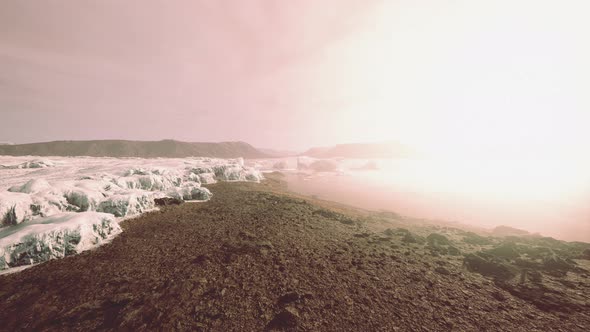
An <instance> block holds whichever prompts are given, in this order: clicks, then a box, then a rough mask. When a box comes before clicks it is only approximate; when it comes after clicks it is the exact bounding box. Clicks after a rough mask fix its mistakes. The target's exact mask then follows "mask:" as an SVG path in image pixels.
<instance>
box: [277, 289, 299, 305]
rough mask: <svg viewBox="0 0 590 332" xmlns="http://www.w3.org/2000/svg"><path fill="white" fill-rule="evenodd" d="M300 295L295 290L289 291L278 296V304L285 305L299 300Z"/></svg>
mask: <svg viewBox="0 0 590 332" xmlns="http://www.w3.org/2000/svg"><path fill="white" fill-rule="evenodd" d="M300 298H301V296H300V295H299V294H298V293H297V292H289V293H286V294H283V295H282V296H281V297H279V301H278V302H279V304H281V305H285V304H288V303H291V302H295V301H297V300H299V299H300Z"/></svg>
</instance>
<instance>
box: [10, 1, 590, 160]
mask: <svg viewBox="0 0 590 332" xmlns="http://www.w3.org/2000/svg"><path fill="white" fill-rule="evenodd" d="M589 9H590V4H588V2H587V1H584V0H563V1H545V0H510V1H507V0H497V1H486V0H447V1H443V0H411V1H410V0H401V1H393V0H392V1H387V0H375V1H354V0H301V1H272V0H248V1H242V0H234V1H230V0H215V1H213V0H209V1H184V0H180V1H164V0H161V1H155V0H142V1H140V0H131V1H114V0H86V1H74V0H70V1H66V0H47V1H34V0H3V1H2V2H0V141H11V142H15V143H27V142H38V141H50V140H62V139H67V140H70V139H72V140H74V139H75V140H77V139H114V138H117V139H137V140H159V139H178V140H184V141H236V140H241V141H246V142H249V143H251V144H253V145H254V146H257V147H265V148H275V149H294V150H303V149H306V148H308V147H311V146H325V145H332V144H336V143H346V142H370V141H389V140H393V141H400V142H403V143H406V144H408V145H410V146H415V147H418V148H420V149H424V150H427V151H430V152H431V153H434V154H437V153H438V154H445V155H459V154H465V153H486V154H487V153H495V152H498V151H500V153H502V154H507V155H512V156H514V155H523V154H541V155H555V154H563V155H580V154H582V151H588V148H589V147H590V130H587V127H588V124H589V123H590V94H588V91H590V61H588V59H590V38H588V34H589V33H590V20H587V13H588V12H589Z"/></svg>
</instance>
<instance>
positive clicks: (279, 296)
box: [0, 177, 590, 331]
mask: <svg viewBox="0 0 590 332" xmlns="http://www.w3.org/2000/svg"><path fill="white" fill-rule="evenodd" d="M283 186H284V184H283V183H281V182H280V181H279V180H277V179H276V178H274V177H271V179H269V180H266V181H265V182H264V183H262V184H252V183H231V184H230V183H220V184H216V185H212V186H209V188H210V189H211V191H212V192H213V194H214V196H213V198H212V199H211V200H210V201H209V202H206V203H195V204H192V203H191V204H182V205H174V206H163V207H162V208H161V209H162V210H161V211H159V212H152V213H148V214H145V215H143V216H141V217H140V218H137V219H134V220H128V221H125V222H123V223H122V226H123V228H124V232H123V233H122V234H121V235H120V236H119V237H117V238H115V239H114V240H113V242H112V243H111V244H108V245H105V246H103V247H100V248H98V249H96V250H93V251H91V252H85V253H82V254H80V255H76V256H72V257H68V258H65V259H62V260H54V261H50V262H47V263H44V264H40V265H38V266H34V267H32V268H29V269H27V270H24V271H22V272H19V273H15V274H10V275H4V276H0V330H2V331H19V330H55V331H63V330H85V331H88V330H130V331H138V330H139V331H141V330H164V331H170V330H183V331H184V330H187V331H188V330H192V331H195V330H196V331H200V330H202V331H264V330H287V331H296V330H297V331H451V330H452V331H587V330H589V329H590V316H589V315H588V311H584V310H565V311H564V310H562V311H556V310H551V308H549V309H548V310H543V308H539V306H538V305H535V303H533V302H532V301H537V300H538V297H539V296H543V294H540V293H539V292H540V291H539V290H540V289H541V288H535V290H534V292H535V293H534V294H532V295H531V293H530V292H529V293H527V295H526V296H521V293H523V292H525V290H524V288H523V287H520V286H519V287H518V288H507V287H502V285H499V284H498V283H497V282H494V281H492V280H491V279H488V278H486V277H485V276H482V275H480V274H479V273H473V272H469V271H468V270H466V269H465V267H463V257H462V256H460V257H456V256H451V255H448V254H447V255H444V254H440V253H438V252H432V250H431V247H432V245H431V246H430V247H428V245H424V244H420V243H419V241H416V242H412V241H410V242H408V241H403V239H404V238H405V234H409V231H407V232H396V231H392V229H395V228H396V227H398V226H403V227H406V228H409V227H410V226H408V225H407V223H403V220H397V219H395V218H396V216H395V215H394V216H392V217H391V218H389V217H386V216H382V215H379V214H376V213H370V212H367V211H361V210H354V209H351V208H346V207H343V206H339V205H336V204H332V203H328V202H320V201H314V200H312V199H310V198H303V197H299V196H296V195H293V194H287V193H285V192H284V188H283ZM388 225H389V226H388ZM388 227H390V228H388ZM412 232H416V233H417V234H420V230H416V229H412ZM400 234H401V235H400ZM427 235H428V234H425V233H424V234H420V235H413V236H414V237H415V238H419V237H420V236H424V237H426V236H427ZM431 238H433V237H431ZM435 238H436V240H437V241H436V242H437V243H436V246H442V245H446V246H448V245H449V244H450V243H453V245H454V246H457V245H459V244H458V242H457V241H456V240H454V239H453V238H449V239H450V241H448V242H446V241H444V240H442V238H441V237H438V236H435ZM445 239H446V237H445ZM441 241H442V242H444V243H440V242H441ZM463 250H464V247H461V251H463ZM478 257H479V256H478ZM478 262H479V261H478ZM479 264H483V263H482V262H479ZM576 285H577V284H576ZM515 287H516V286H515ZM576 287H578V286H576ZM579 287H580V288H579V289H578V290H579V291H580V292H587V290H588V288H583V287H582V286H579ZM543 290H544V288H543ZM541 293H542V292H541ZM586 295H588V294H586ZM527 296H530V297H531V299H528V298H527ZM554 302H555V303H557V304H559V303H560V302H559V301H557V300H556V301H554Z"/></svg>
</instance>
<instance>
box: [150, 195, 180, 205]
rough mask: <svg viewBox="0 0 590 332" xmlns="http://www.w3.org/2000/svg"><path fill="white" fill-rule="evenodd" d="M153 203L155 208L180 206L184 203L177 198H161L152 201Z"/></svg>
mask: <svg viewBox="0 0 590 332" xmlns="http://www.w3.org/2000/svg"><path fill="white" fill-rule="evenodd" d="M154 203H155V204H156V206H166V205H180V204H182V203H184V201H183V200H181V199H178V198H172V197H162V198H156V199H154Z"/></svg>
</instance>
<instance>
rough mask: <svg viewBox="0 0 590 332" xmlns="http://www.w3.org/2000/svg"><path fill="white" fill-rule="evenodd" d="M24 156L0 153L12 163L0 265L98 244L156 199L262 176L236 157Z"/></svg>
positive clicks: (202, 196) (1, 183) (0, 177)
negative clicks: (38, 158)
mask: <svg viewBox="0 0 590 332" xmlns="http://www.w3.org/2000/svg"><path fill="white" fill-rule="evenodd" d="M27 158H29V159H30V157H2V156H0V164H2V165H14V166H3V167H0V270H3V269H6V268H10V267H16V266H22V265H27V264H33V263H38V262H42V261H45V260H48V259H53V258H60V257H64V256H67V255H71V254H75V253H78V252H80V251H82V250H87V249H90V248H93V247H95V246H97V245H100V244H102V243H104V242H105V241H108V240H109V239H110V238H112V237H113V236H115V235H116V234H118V233H119V232H121V229H120V227H119V225H118V222H119V221H120V220H121V218H127V217H132V216H137V215H139V214H141V213H144V212H146V211H149V210H152V209H154V208H155V204H154V199H156V198H161V197H171V198H178V199H182V200H186V201H188V200H196V201H206V200H208V199H209V198H211V196H212V194H211V192H210V191H209V190H208V189H207V188H204V187H202V186H201V185H206V184H210V183H215V182H217V181H255V182H259V181H260V180H261V179H262V178H263V177H262V173H261V172H260V171H259V170H257V169H256V168H253V167H248V166H244V160H243V159H241V158H239V159H229V160H224V159H210V158H186V159H160V158H158V159H150V160H146V159H136V158H124V159H117V158H88V157H80V158H56V159H55V160H28V159H27ZM138 166H140V167H138Z"/></svg>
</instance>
